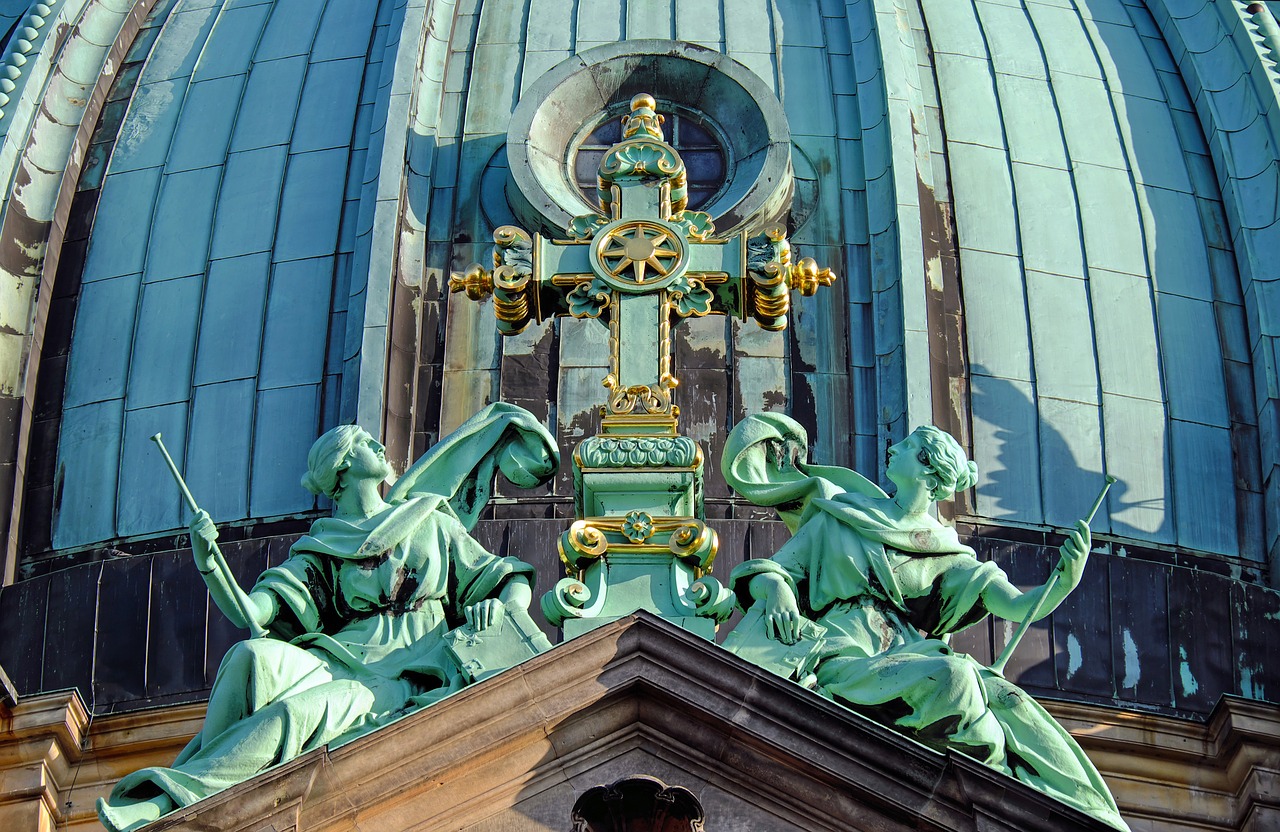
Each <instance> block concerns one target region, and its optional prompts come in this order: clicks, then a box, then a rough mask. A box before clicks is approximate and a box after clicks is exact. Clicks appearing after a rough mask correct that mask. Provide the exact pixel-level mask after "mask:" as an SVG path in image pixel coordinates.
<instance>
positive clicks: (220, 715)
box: [111, 497, 533, 806]
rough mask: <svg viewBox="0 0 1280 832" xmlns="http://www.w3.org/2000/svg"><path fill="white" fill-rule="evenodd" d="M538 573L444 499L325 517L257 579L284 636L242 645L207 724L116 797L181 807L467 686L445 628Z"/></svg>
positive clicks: (217, 686)
mask: <svg viewBox="0 0 1280 832" xmlns="http://www.w3.org/2000/svg"><path fill="white" fill-rule="evenodd" d="M389 527H390V531H391V536H392V537H393V538H398V539H396V540H392V541H390V542H391V547H390V549H389V550H386V551H383V553H382V554H381V555H366V554H365V551H366V550H365V549H364V548H363V546H364V544H365V543H366V542H368V541H369V540H370V539H371V538H373V537H375V536H377V535H379V534H384V533H386V532H387V531H388V529H389ZM382 542H388V541H387V539H386V538H384V539H383V541H380V542H379V545H381V543H382ZM532 571H533V570H532V568H531V567H530V566H528V565H527V564H525V563H522V562H521V561H518V560H516V559H515V558H509V557H508V558H500V557H496V556H494V555H491V554H489V553H488V552H486V551H485V550H484V549H483V548H482V547H481V546H480V544H478V543H476V541H475V540H474V539H472V538H471V536H470V535H468V534H467V532H466V529H465V528H464V527H463V525H462V524H461V523H460V522H459V521H458V520H457V519H456V518H455V517H454V516H453V515H452V513H451V512H450V511H449V510H448V508H447V506H442V505H441V501H440V500H439V499H438V498H432V497H415V498H412V499H410V500H408V501H406V502H404V503H400V504H398V505H395V506H392V507H391V508H389V509H388V510H386V511H384V512H382V513H381V514H379V515H376V516H374V517H371V518H369V519H368V520H365V521H363V522H359V523H351V522H347V521H345V520H339V519H336V518H324V519H321V520H317V521H316V523H315V524H314V525H313V526H312V528H311V534H309V535H307V536H306V537H303V538H302V539H300V540H299V541H298V542H297V543H296V544H295V545H294V547H293V549H292V551H291V553H290V557H289V558H288V560H286V561H285V562H284V563H282V564H281V565H279V566H276V567H273V568H271V569H268V570H267V571H266V572H265V573H263V575H262V576H261V577H260V578H259V579H258V583H257V585H256V586H255V587H254V590H255V591H264V592H268V593H271V594H273V595H274V596H275V597H276V598H277V600H278V601H279V604H280V608H281V614H280V615H279V616H278V617H277V618H276V619H275V621H274V622H272V624H271V626H270V628H269V629H270V632H271V635H273V636H276V637H277V638H262V639H255V640H251V641H243V642H240V643H239V644H237V645H235V646H234V647H233V648H232V649H231V650H230V651H229V652H228V653H227V655H226V657H225V658H224V659H223V662H222V666H221V667H220V668H219V670H218V677H217V679H216V680H215V682H214V693H213V695H212V696H211V698H210V700H209V710H208V713H207V715H206V717H205V724H204V727H203V729H202V730H201V731H200V733H199V734H197V735H196V737H195V738H194V739H193V740H192V741H191V743H190V744H189V745H188V746H187V747H186V748H185V749H184V750H183V752H182V753H181V754H180V755H179V756H178V759H177V760H176V761H175V762H174V764H173V766H172V767H167V768H149V769H143V770H141V771H137V772H134V773H133V774H130V775H128V776H126V777H125V778H124V779H123V780H121V781H120V783H119V784H118V785H117V786H116V788H115V790H114V791H113V792H112V798H111V802H112V803H116V802H120V801H121V800H127V799H128V798H130V797H135V798H147V797H151V796H153V795H154V794H155V793H156V790H159V791H162V792H164V793H166V794H168V795H169V796H170V797H171V798H172V799H173V800H174V802H175V803H176V804H177V805H179V806H186V805H189V804H191V803H194V802H196V801H197V800H200V799H202V798H204V797H207V796H209V795H210V794H213V793H215V792H218V791H221V790H222V789H225V788H227V787H228V786H231V785H234V784H235V783H238V782H240V781H242V780H245V779H247V778H249V777H252V776H253V775H255V774H257V773H258V772H260V771H262V770H264V769H266V768H269V767H270V766H273V765H276V764H278V763H281V762H284V761H286V760H289V759H291V758H293V757H296V756H297V755H299V754H302V753H303V752H306V751H310V750H311V749H314V748H319V747H320V746H322V745H325V744H327V743H331V742H334V741H336V740H345V739H349V738H351V737H353V736H357V735H359V734H361V733H364V732H366V731H369V730H372V729H373V728H375V727H377V726H378V725H379V724H380V723H381V722H384V721H386V720H387V719H388V718H389V717H392V716H395V715H396V714H397V713H399V712H403V711H404V710H405V709H406V708H408V707H410V706H413V705H421V704H427V703H429V702H431V701H434V700H435V699H438V698H440V697H441V696H443V695H447V694H448V693H451V692H453V691H455V690H457V689H459V688H460V687H461V686H462V684H463V682H464V679H463V677H462V675H461V672H460V669H459V668H458V667H457V663H456V661H455V660H454V659H453V658H452V656H451V655H450V654H449V653H448V651H447V650H446V648H445V644H444V640H443V636H444V634H445V633H446V632H448V630H449V629H450V627H451V626H455V625H456V624H457V623H459V622H460V621H461V620H462V615H463V613H462V611H463V609H464V608H465V607H466V606H469V605H471V604H475V603H477V602H479V601H482V600H484V599H486V598H490V597H493V596H494V595H496V594H497V593H498V592H499V591H500V590H501V587H502V585H503V584H504V583H505V582H506V581H507V580H508V579H509V578H510V577H511V576H513V575H525V576H527V577H529V578H530V580H531V579H532ZM339 622H342V623H339ZM285 638H287V639H288V641H285V640H283V639H285Z"/></svg>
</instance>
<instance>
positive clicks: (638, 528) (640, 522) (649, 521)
mask: <svg viewBox="0 0 1280 832" xmlns="http://www.w3.org/2000/svg"><path fill="white" fill-rule="evenodd" d="M622 533H623V534H624V535H626V537H627V540H630V541H631V542H632V543H644V542H645V541H646V540H648V539H649V538H650V537H653V515H651V514H649V513H648V512H647V511H629V512H627V516H626V517H625V518H623V520H622Z"/></svg>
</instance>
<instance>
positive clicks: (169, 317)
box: [73, 274, 204, 409]
mask: <svg viewBox="0 0 1280 832" xmlns="http://www.w3.org/2000/svg"><path fill="white" fill-rule="evenodd" d="M203 284H204V278H203V276H202V275H198V274H197V275H192V276H191V277H180V278H177V279H175V280H166V281H163V282H161V283H145V284H143V286H142V299H141V300H140V301H139V306H138V313H137V321H136V322H135V324H134V334H133V355H132V357H131V359H130V362H129V383H128V388H127V390H126V394H125V399H126V402H127V404H128V406H129V408H130V409H133V408H140V407H151V406H153V405H159V404H172V403H174V402H185V401H186V400H187V399H188V398H189V397H190V395H191V373H192V368H193V367H194V365H195V351H196V327H197V322H198V321H199V320H200V295H201V292H202V290H203V288H204V286H203ZM74 360H75V357H73V361H74Z"/></svg>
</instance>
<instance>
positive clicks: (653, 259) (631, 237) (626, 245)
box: [600, 223, 680, 285]
mask: <svg viewBox="0 0 1280 832" xmlns="http://www.w3.org/2000/svg"><path fill="white" fill-rule="evenodd" d="M600 259H601V261H602V262H603V263H604V266H605V268H606V269H608V270H609V273H610V274H611V275H613V276H614V277H619V276H621V275H622V273H623V272H625V271H627V270H628V269H630V270H631V279H632V280H633V281H635V283H636V284H637V285H643V284H644V283H645V282H646V281H647V280H650V279H651V278H650V276H649V275H650V273H651V272H652V274H653V275H654V277H653V278H652V279H657V278H662V277H666V276H667V275H669V274H671V272H672V270H673V269H675V268H676V266H677V265H678V264H679V262H680V249H679V248H678V245H677V244H675V242H674V240H673V239H672V233H671V232H670V231H668V230H667V229H665V228H663V227H662V226H659V225H651V224H649V223H636V224H635V225H629V226H626V227H624V228H619V229H617V230H616V231H614V232H613V233H612V234H610V235H609V238H608V240H606V242H605V244H604V246H603V247H602V248H601V249H600Z"/></svg>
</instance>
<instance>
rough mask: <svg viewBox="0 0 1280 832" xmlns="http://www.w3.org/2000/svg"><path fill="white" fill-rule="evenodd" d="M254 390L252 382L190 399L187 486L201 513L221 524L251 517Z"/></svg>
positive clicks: (209, 389)
mask: <svg viewBox="0 0 1280 832" xmlns="http://www.w3.org/2000/svg"><path fill="white" fill-rule="evenodd" d="M254 390H255V386H254V382H253V380H252V379H245V380H241V381H228V382H222V383H219V384H206V385H202V386H200V387H197V388H196V389H195V395H194V397H193V399H192V405H191V429H190V433H189V438H188V442H187V459H186V476H187V481H188V483H189V484H190V486H191V489H192V492H193V493H194V494H195V495H196V498H197V499H198V500H199V502H200V507H201V508H203V509H204V510H205V511H207V512H209V514H211V515H212V516H213V519H214V520H217V521H219V522H225V521H228V520H239V519H241V518H243V517H246V516H248V513H249V459H250V454H251V450H252V446H251V444H250V440H251V438H252V436H253V433H252V431H253V406H254ZM299 476H301V472H299Z"/></svg>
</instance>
